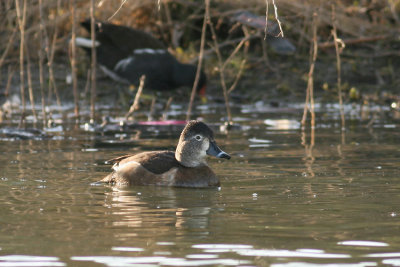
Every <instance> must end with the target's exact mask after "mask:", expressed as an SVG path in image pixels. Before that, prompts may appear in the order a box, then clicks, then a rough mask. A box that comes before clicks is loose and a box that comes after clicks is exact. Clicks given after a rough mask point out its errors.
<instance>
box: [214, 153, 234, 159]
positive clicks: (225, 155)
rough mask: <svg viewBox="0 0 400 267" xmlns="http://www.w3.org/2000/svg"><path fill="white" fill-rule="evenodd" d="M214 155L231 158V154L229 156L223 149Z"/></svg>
mask: <svg viewBox="0 0 400 267" xmlns="http://www.w3.org/2000/svg"><path fill="white" fill-rule="evenodd" d="M216 157H217V158H220V159H231V156H229V154H228V153H225V152H224V151H221V152H219V154H218V155H217V156H216Z"/></svg>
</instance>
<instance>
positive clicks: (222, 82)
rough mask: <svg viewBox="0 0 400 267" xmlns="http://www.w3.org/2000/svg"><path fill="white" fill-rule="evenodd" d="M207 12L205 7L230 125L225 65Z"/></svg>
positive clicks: (207, 9) (230, 117) (207, 8)
mask: <svg viewBox="0 0 400 267" xmlns="http://www.w3.org/2000/svg"><path fill="white" fill-rule="evenodd" d="M209 12H210V10H209V7H207V6H206V13H207V14H208V15H207V18H208V19H207V24H208V26H209V27H210V31H211V36H212V40H213V47H214V49H215V53H216V54H217V59H218V64H219V75H220V80H221V86H222V91H223V94H224V100H225V107H226V113H227V117H228V123H229V124H231V123H232V115H231V109H230V106H229V95H228V90H227V87H226V82H225V72H224V68H225V67H224V65H225V64H223V63H222V55H221V52H220V50H219V48H218V42H217V35H216V33H215V30H214V25H213V23H212V21H211V19H210V15H209V14H210V13H209ZM243 43H244V41H243V40H242V41H241V42H240V43H239V45H238V46H241V44H243ZM235 51H237V49H235V50H234V51H233V53H235ZM229 58H230V57H229ZM229 58H228V59H229Z"/></svg>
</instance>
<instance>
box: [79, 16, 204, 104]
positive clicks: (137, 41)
mask: <svg viewBox="0 0 400 267" xmlns="http://www.w3.org/2000/svg"><path fill="white" fill-rule="evenodd" d="M81 25H82V27H84V28H85V29H86V30H87V31H88V32H89V33H90V20H85V21H83V22H82V23H81ZM95 29H96V42H95V45H96V53H97V63H98V64H99V65H100V67H101V69H102V70H103V71H104V72H105V73H106V74H107V75H108V76H110V77H111V78H112V79H114V80H116V81H119V82H123V83H127V84H133V85H138V84H139V79H140V77H141V76H142V75H146V80H145V87H147V88H150V89H154V90H159V91H168V90H173V89H176V88H179V87H183V86H185V87H189V88H192V87H193V83H194V80H195V77H196V71H197V67H196V66H194V65H191V64H183V63H180V62H179V61H177V60H176V59H175V57H174V56H173V55H171V54H170V53H169V52H168V50H167V49H166V48H165V46H164V45H163V44H162V43H161V41H159V40H157V39H156V38H154V37H153V36H151V35H150V34H148V33H146V32H144V31H141V30H136V29H133V28H129V27H126V26H119V25H115V24H111V23H105V22H99V21H98V22H96V25H95ZM76 44H77V45H78V46H80V47H82V48H84V49H85V50H86V51H88V52H89V54H90V51H91V47H92V42H91V40H90V39H87V38H82V37H78V38H76ZM206 81H207V78H206V75H205V74H204V72H203V71H201V72H200V79H199V83H198V86H197V92H198V94H199V95H200V96H201V97H205V91H206V90H205V89H206Z"/></svg>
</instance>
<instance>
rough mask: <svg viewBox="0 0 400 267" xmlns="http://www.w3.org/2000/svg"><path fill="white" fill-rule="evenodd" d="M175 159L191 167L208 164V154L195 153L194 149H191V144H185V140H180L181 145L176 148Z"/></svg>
mask: <svg viewBox="0 0 400 267" xmlns="http://www.w3.org/2000/svg"><path fill="white" fill-rule="evenodd" d="M175 159H176V160H177V161H178V162H179V163H180V164H182V165H183V166H185V167H189V168H194V167H199V166H204V165H207V162H206V155H205V154H204V155H197V154H196V155H195V154H193V150H192V149H190V145H189V144H186V145H185V141H183V142H181V141H180V142H179V145H178V147H177V148H176V150H175Z"/></svg>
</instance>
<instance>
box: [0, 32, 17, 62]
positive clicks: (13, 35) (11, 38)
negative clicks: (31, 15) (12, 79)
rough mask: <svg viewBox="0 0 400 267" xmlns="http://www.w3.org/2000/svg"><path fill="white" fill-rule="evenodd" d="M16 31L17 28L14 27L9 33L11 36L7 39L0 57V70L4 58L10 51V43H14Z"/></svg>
mask: <svg viewBox="0 0 400 267" xmlns="http://www.w3.org/2000/svg"><path fill="white" fill-rule="evenodd" d="M17 29H18V26H15V27H14V29H13V31H12V33H11V36H10V37H9V39H8V42H7V46H6V48H5V49H4V52H3V54H2V55H1V58H0V69H1V67H2V66H3V63H4V60H5V59H6V57H7V55H8V52H9V51H10V48H11V46H12V43H13V41H14V38H15V35H16V33H17Z"/></svg>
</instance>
